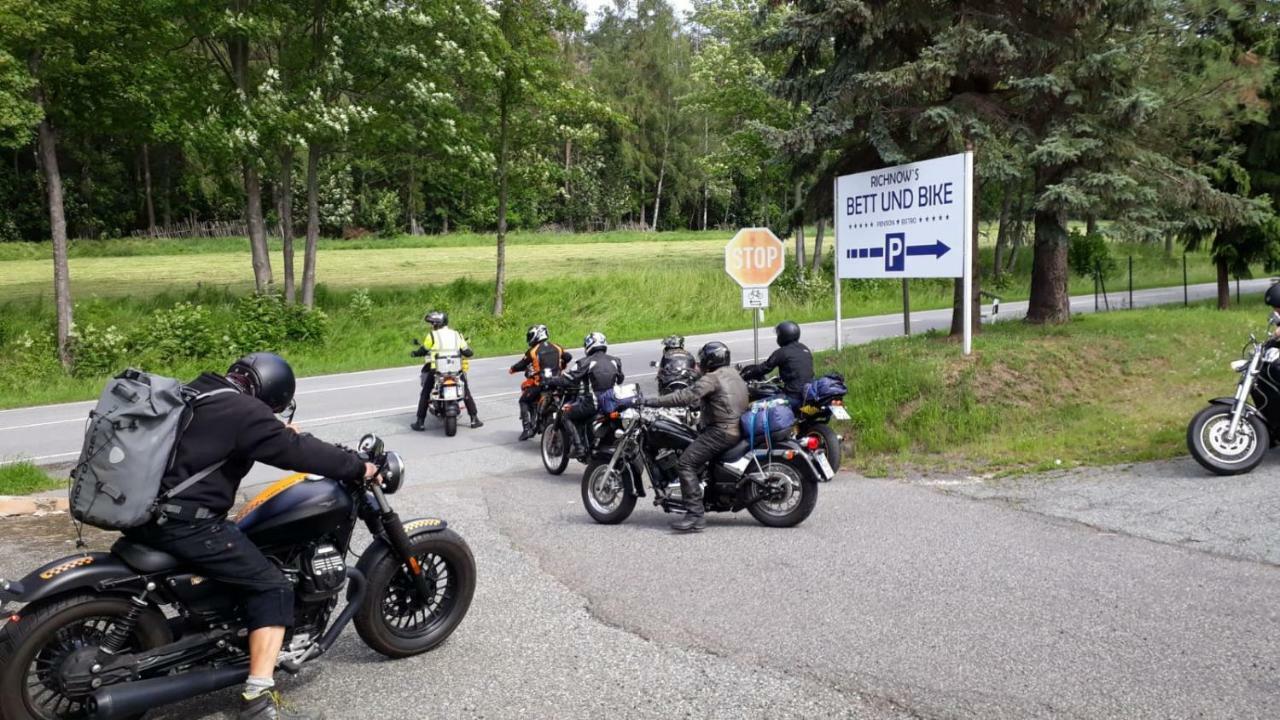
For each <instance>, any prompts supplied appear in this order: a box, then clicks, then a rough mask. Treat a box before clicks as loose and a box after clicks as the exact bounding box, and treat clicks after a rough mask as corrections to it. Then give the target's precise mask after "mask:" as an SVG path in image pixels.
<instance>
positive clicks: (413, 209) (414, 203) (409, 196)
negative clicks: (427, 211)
mask: <svg viewBox="0 0 1280 720" xmlns="http://www.w3.org/2000/svg"><path fill="white" fill-rule="evenodd" d="M404 205H405V210H406V212H407V213H408V215H409V218H408V219H409V234H410V235H422V234H423V232H422V224H421V223H419V222H418V158H416V157H413V158H410V159H409V183H408V187H406V188H405V204H404Z"/></svg>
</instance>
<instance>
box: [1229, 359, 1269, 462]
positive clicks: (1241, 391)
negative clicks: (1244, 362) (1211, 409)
mask: <svg viewBox="0 0 1280 720" xmlns="http://www.w3.org/2000/svg"><path fill="white" fill-rule="evenodd" d="M1261 357H1262V353H1261V352H1260V351H1259V352H1254V353H1253V357H1252V358H1250V359H1249V367H1248V368H1247V369H1246V370H1245V371H1244V377H1241V378H1240V384H1239V385H1237V386H1236V401H1235V403H1234V404H1233V405H1232V406H1231V425H1229V426H1228V427H1227V440H1228V441H1232V440H1235V439H1236V431H1238V430H1239V429H1240V419H1241V418H1242V417H1244V409H1245V405H1246V404H1248V401H1249V393H1250V392H1251V391H1252V390H1253V381H1254V378H1256V377H1257V376H1258V364H1259V358H1261Z"/></svg>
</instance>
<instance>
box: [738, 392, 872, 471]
mask: <svg viewBox="0 0 1280 720" xmlns="http://www.w3.org/2000/svg"><path fill="white" fill-rule="evenodd" d="M747 392H748V394H749V397H750V398H751V400H752V401H755V400H765V399H768V398H771V397H774V396H777V395H781V394H782V381H781V380H780V379H778V378H776V377H773V378H769V379H767V380H749V381H747ZM832 418H834V419H836V420H848V419H849V411H848V410H846V409H845V407H844V396H843V395H835V396H830V397H825V398H821V399H819V400H817V401H813V402H811V401H805V403H804V404H803V405H801V406H800V410H799V412H797V413H796V435H797V436H799V437H800V438H802V439H804V440H805V441H806V442H808V441H810V440H812V441H816V442H817V447H818V448H819V449H821V450H822V452H823V453H824V454H825V455H826V457H827V462H828V463H829V464H830V465H831V469H832V470H839V469H840V463H841V462H842V461H843V459H844V450H843V444H842V441H843V440H844V437H843V436H842V435H840V434H839V433H837V432H836V431H835V430H834V429H833V428H832V427H831V424H830V423H831V420H832Z"/></svg>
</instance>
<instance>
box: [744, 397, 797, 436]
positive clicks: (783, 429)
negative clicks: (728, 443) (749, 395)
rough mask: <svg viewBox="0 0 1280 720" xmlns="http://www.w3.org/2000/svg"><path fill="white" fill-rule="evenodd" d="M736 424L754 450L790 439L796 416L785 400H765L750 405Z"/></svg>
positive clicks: (778, 398) (779, 398) (781, 398)
mask: <svg viewBox="0 0 1280 720" xmlns="http://www.w3.org/2000/svg"><path fill="white" fill-rule="evenodd" d="M738 422H739V423H741V425H742V435H743V436H744V437H745V438H746V439H747V442H749V443H750V444H751V447H753V448H754V447H756V446H757V445H767V444H769V443H775V442H782V441H783V440H787V439H788V438H790V437H791V435H792V432H793V429H794V428H795V424H796V414H795V412H794V411H792V409H791V403H790V402H788V401H787V399H786V398H784V397H777V398H767V399H765V400H757V401H755V402H753V403H751V407H750V408H749V409H748V410H747V411H746V412H745V413H743V415H742V418H741V419H740V420H739V421H738Z"/></svg>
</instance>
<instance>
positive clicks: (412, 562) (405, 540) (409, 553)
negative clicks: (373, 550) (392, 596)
mask: <svg viewBox="0 0 1280 720" xmlns="http://www.w3.org/2000/svg"><path fill="white" fill-rule="evenodd" d="M373 497H374V500H375V501H376V502H377V503H378V511H379V513H380V516H381V521H382V530H383V532H385V533H386V535H387V542H388V543H390V545H391V549H392V550H394V551H395V553H396V555H398V556H399V557H400V561H401V562H403V563H404V566H405V568H407V569H408V570H409V579H410V580H412V581H413V588H414V589H415V590H417V591H418V597H419V599H420V600H422V602H423V603H424V604H425V603H427V602H429V601H430V599H431V597H432V596H433V595H434V593H433V592H432V590H431V586H430V585H428V584H427V576H426V574H425V573H423V572H422V563H420V562H418V558H416V557H414V555H413V545H412V543H411V542H410V541H409V534H408V533H406V532H405V531H404V523H402V522H400V515H399V513H397V512H396V511H395V510H392V509H391V505H390V503H388V502H387V496H386V495H384V494H383V493H382V488H381V487H380V486H378V485H374V486H373Z"/></svg>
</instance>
